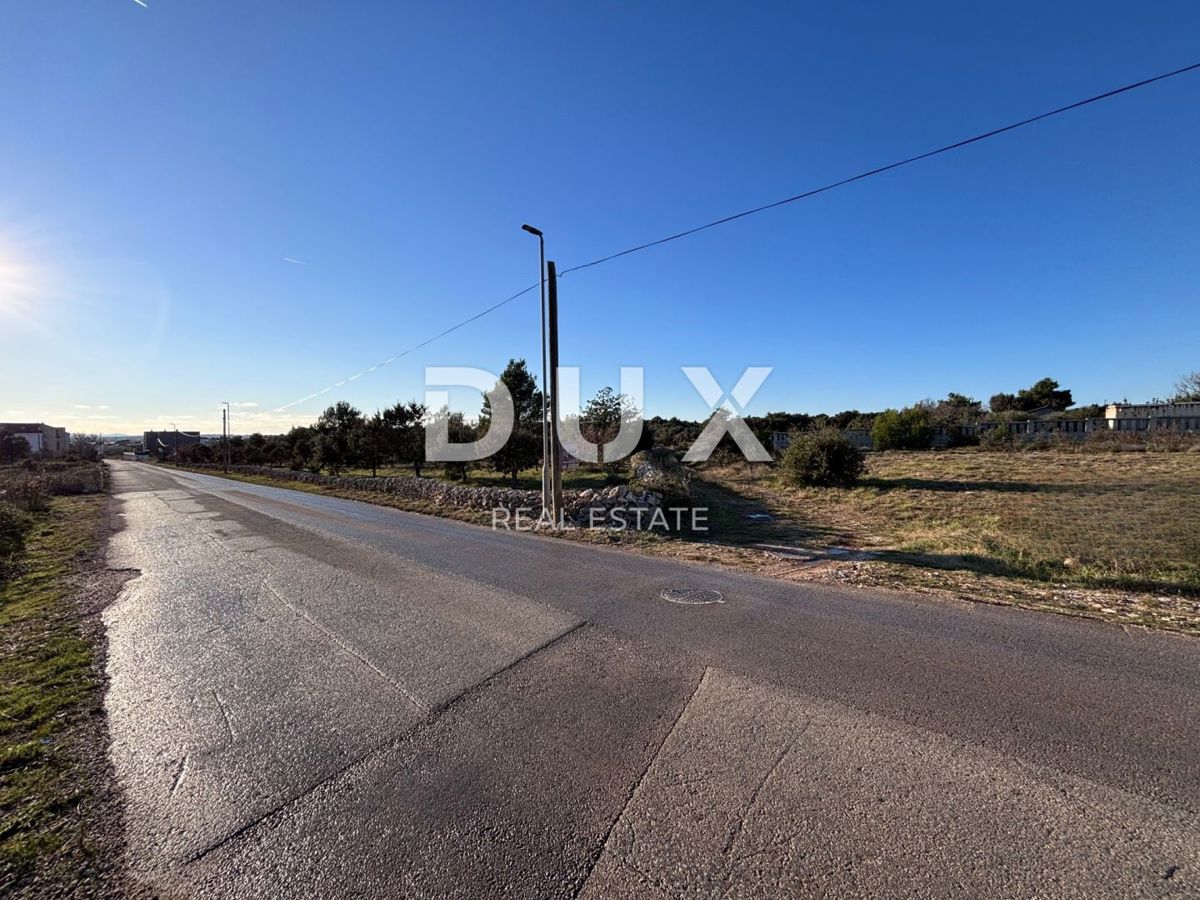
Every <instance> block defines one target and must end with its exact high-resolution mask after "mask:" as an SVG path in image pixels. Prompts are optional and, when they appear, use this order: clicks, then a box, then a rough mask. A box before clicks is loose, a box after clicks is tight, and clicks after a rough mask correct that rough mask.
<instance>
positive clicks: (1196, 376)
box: [1171, 371, 1200, 403]
mask: <svg viewBox="0 0 1200 900" xmlns="http://www.w3.org/2000/svg"><path fill="white" fill-rule="evenodd" d="M1171 402H1172V403H1200V371H1196V372H1192V373H1191V374H1189V375H1185V376H1183V378H1181V379H1179V381H1177V382H1175V396H1174V397H1172V398H1171Z"/></svg>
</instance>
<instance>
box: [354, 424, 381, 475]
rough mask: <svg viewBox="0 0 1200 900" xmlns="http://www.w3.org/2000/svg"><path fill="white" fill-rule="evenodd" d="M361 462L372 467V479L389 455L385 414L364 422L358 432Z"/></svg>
mask: <svg viewBox="0 0 1200 900" xmlns="http://www.w3.org/2000/svg"><path fill="white" fill-rule="evenodd" d="M357 444H358V451H359V461H360V462H361V463H363V465H366V466H370V468H371V477H372V478H374V477H375V476H376V475H377V474H378V473H379V464H380V463H381V462H382V461H383V459H384V455H385V454H386V453H387V425H386V424H385V423H384V419H383V413H381V412H376V413H375V415H373V416H370V417H369V418H366V419H364V420H363V421H362V423H361V425H360V426H359V432H358V440H357Z"/></svg>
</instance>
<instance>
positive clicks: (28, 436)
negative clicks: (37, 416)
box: [0, 422, 71, 456]
mask: <svg viewBox="0 0 1200 900" xmlns="http://www.w3.org/2000/svg"><path fill="white" fill-rule="evenodd" d="M0 430H3V431H8V432H10V433H12V434H15V435H17V437H23V438H25V443H27V444H28V445H29V449H30V450H32V451H33V452H34V453H41V454H43V455H45V456H66V454H67V447H68V446H69V445H70V443H71V435H70V434H68V433H67V429H65V428H56V427H54V426H53V425H46V424H43V423H41V422H36V423H33V424H31V423H29V422H0Z"/></svg>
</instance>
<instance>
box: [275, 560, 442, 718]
mask: <svg viewBox="0 0 1200 900" xmlns="http://www.w3.org/2000/svg"><path fill="white" fill-rule="evenodd" d="M262 587H263V590H264V591H266V592H267V593H268V594H270V595H271V596H272V597H274V598H275V599H276V600H278V601H279V602H280V603H282V604H283V605H284V606H285V607H287V609H289V610H290V611H291V612H292V614H293V615H294V616H296V618H298V619H303V620H304V621H305V622H307V623H308V624H309V625H311V626H312V627H313V628H315V629H317V631H319V632H321V634H323V635H325V637H327V638H329V640H331V641H332V642H333V643H334V644H336V645H337V646H338V647H340V648H341V649H342V650H343V651H345V652H346V653H348V654H349V655H350V656H353V657H354V658H355V659H357V660H358V661H359V662H360V663H362V664H363V665H364V666H366V667H367V668H368V669H370V670H371V671H372V672H374V673H375V674H376V675H378V676H379V677H380V678H382V679H383V680H384V681H386V682H387V683H388V684H390V685H391V686H392V687H394V688H395V689H396V690H397V691H398V692H399V693H400V695H401V696H402V697H404V699H405V700H407V701H408V702H409V703H411V704H412V705H413V706H415V707H416V708H417V711H418V712H421V713H426V714H428V713H429V712H431V711H432V710H431V709H430V707H429V706H428V705H426V704H425V703H422V702H421V701H420V700H419V699H418V698H417V696H416V695H415V694H413V693H412V692H411V691H409V690H408V688H406V687H405V686H404V685H402V684H400V683H399V682H398V681H396V680H395V679H393V678H392V677H391V676H390V675H388V674H387V672H385V671H383V669H381V668H379V667H378V666H377V665H375V663H373V662H371V661H370V660H369V659H367V658H366V657H365V656H363V655H362V654H361V653H359V652H358V651H357V650H355V649H354V647H352V646H351V645H350V644H348V643H347V642H345V641H343V640H342V639H341V638H339V637H338V636H337V635H336V634H334V633H333V632H332V631H330V630H329V629H328V628H326V627H325V626H324V625H322V624H321V623H320V622H318V621H317V620H316V619H314V618H312V616H310V615H308V613H306V612H304V610H302V609H300V608H299V607H297V606H294V605H293V604H291V603H288V601H287V600H285V599H283V595H281V594H280V593H279V591H277V590H275V588H273V587H271V584H270V582H269V581H268V580H267V579H266V578H264V579H263V583H262Z"/></svg>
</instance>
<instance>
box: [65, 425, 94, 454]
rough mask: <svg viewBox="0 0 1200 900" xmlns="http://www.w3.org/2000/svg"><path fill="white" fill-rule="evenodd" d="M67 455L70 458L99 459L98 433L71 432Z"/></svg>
mask: <svg viewBox="0 0 1200 900" xmlns="http://www.w3.org/2000/svg"><path fill="white" fill-rule="evenodd" d="M67 456H69V457H71V458H72V459H99V458H100V435H98V434H80V433H78V432H77V433H74V434H72V435H71V442H70V444H69V445H68V446H67Z"/></svg>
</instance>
